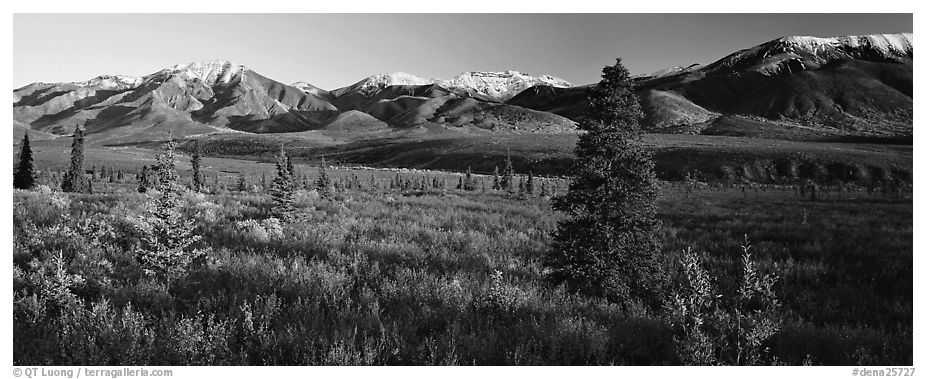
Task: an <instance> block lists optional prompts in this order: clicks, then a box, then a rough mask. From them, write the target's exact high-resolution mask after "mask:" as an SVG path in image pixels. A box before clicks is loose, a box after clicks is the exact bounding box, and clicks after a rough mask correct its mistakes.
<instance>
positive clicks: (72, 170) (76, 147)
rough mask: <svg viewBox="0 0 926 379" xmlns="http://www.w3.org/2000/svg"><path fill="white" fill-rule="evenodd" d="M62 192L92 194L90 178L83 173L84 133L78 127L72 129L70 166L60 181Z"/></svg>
mask: <svg viewBox="0 0 926 379" xmlns="http://www.w3.org/2000/svg"><path fill="white" fill-rule="evenodd" d="M61 190H62V191H64V192H87V193H89V192H92V189H91V187H90V178H88V177H87V175H86V174H85V173H84V131H83V129H81V128H80V126H75V127H74V140H73V141H72V142H71V165H70V166H69V167H68V171H67V173H66V174H64V179H63V180H62V181H61Z"/></svg>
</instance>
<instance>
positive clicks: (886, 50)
mask: <svg viewBox="0 0 926 379" xmlns="http://www.w3.org/2000/svg"><path fill="white" fill-rule="evenodd" d="M912 39H913V34H911V33H901V34H872V35H864V36H842V37H825V38H821V37H809V36H791V37H782V38H778V39H774V40H771V41H769V42H766V43H764V44H761V45H758V46H754V47H752V48H749V49H744V50H740V51H738V52H736V53H733V54H731V55H729V56H727V57H725V58H723V59H721V60H719V61H717V62H714V63H712V64H711V65H710V66H709V69H720V70H722V71H725V70H729V69H733V70H743V71H752V72H758V73H762V74H765V75H773V74H777V73H780V72H794V71H804V70H813V69H816V68H819V67H822V66H823V65H825V64H826V63H828V62H831V61H833V60H838V59H839V60H841V59H864V60H877V61H888V62H911V61H912V60H913V42H912Z"/></svg>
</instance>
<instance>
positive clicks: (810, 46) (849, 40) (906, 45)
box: [778, 33, 913, 56]
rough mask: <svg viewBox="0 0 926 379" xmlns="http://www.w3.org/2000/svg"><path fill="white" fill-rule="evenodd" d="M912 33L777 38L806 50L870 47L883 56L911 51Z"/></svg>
mask: <svg viewBox="0 0 926 379" xmlns="http://www.w3.org/2000/svg"><path fill="white" fill-rule="evenodd" d="M912 39H913V34H912V33H900V34H872V35H867V36H842V37H826V38H820V37H809V36H791V37H784V38H780V39H778V41H779V42H780V44H781V45H783V46H791V47H797V48H801V49H804V50H808V51H814V52H816V51H819V50H821V49H825V48H827V47H831V48H841V49H849V48H853V49H871V50H874V51H878V52H880V53H881V54H883V55H884V56H900V55H905V54H907V53H908V52H911V51H913V41H912Z"/></svg>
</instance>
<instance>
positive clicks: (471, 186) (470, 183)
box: [463, 166, 476, 191]
mask: <svg viewBox="0 0 926 379" xmlns="http://www.w3.org/2000/svg"><path fill="white" fill-rule="evenodd" d="M463 189H464V190H467V191H475V190H476V179H475V178H473V170H471V169H470V167H469V166H466V179H465V180H464V181H463Z"/></svg>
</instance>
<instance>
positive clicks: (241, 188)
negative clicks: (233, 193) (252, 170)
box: [237, 174, 248, 192]
mask: <svg viewBox="0 0 926 379" xmlns="http://www.w3.org/2000/svg"><path fill="white" fill-rule="evenodd" d="M237 190H238V192H247V190H248V182H247V181H245V180H244V174H238V188H237Z"/></svg>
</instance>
